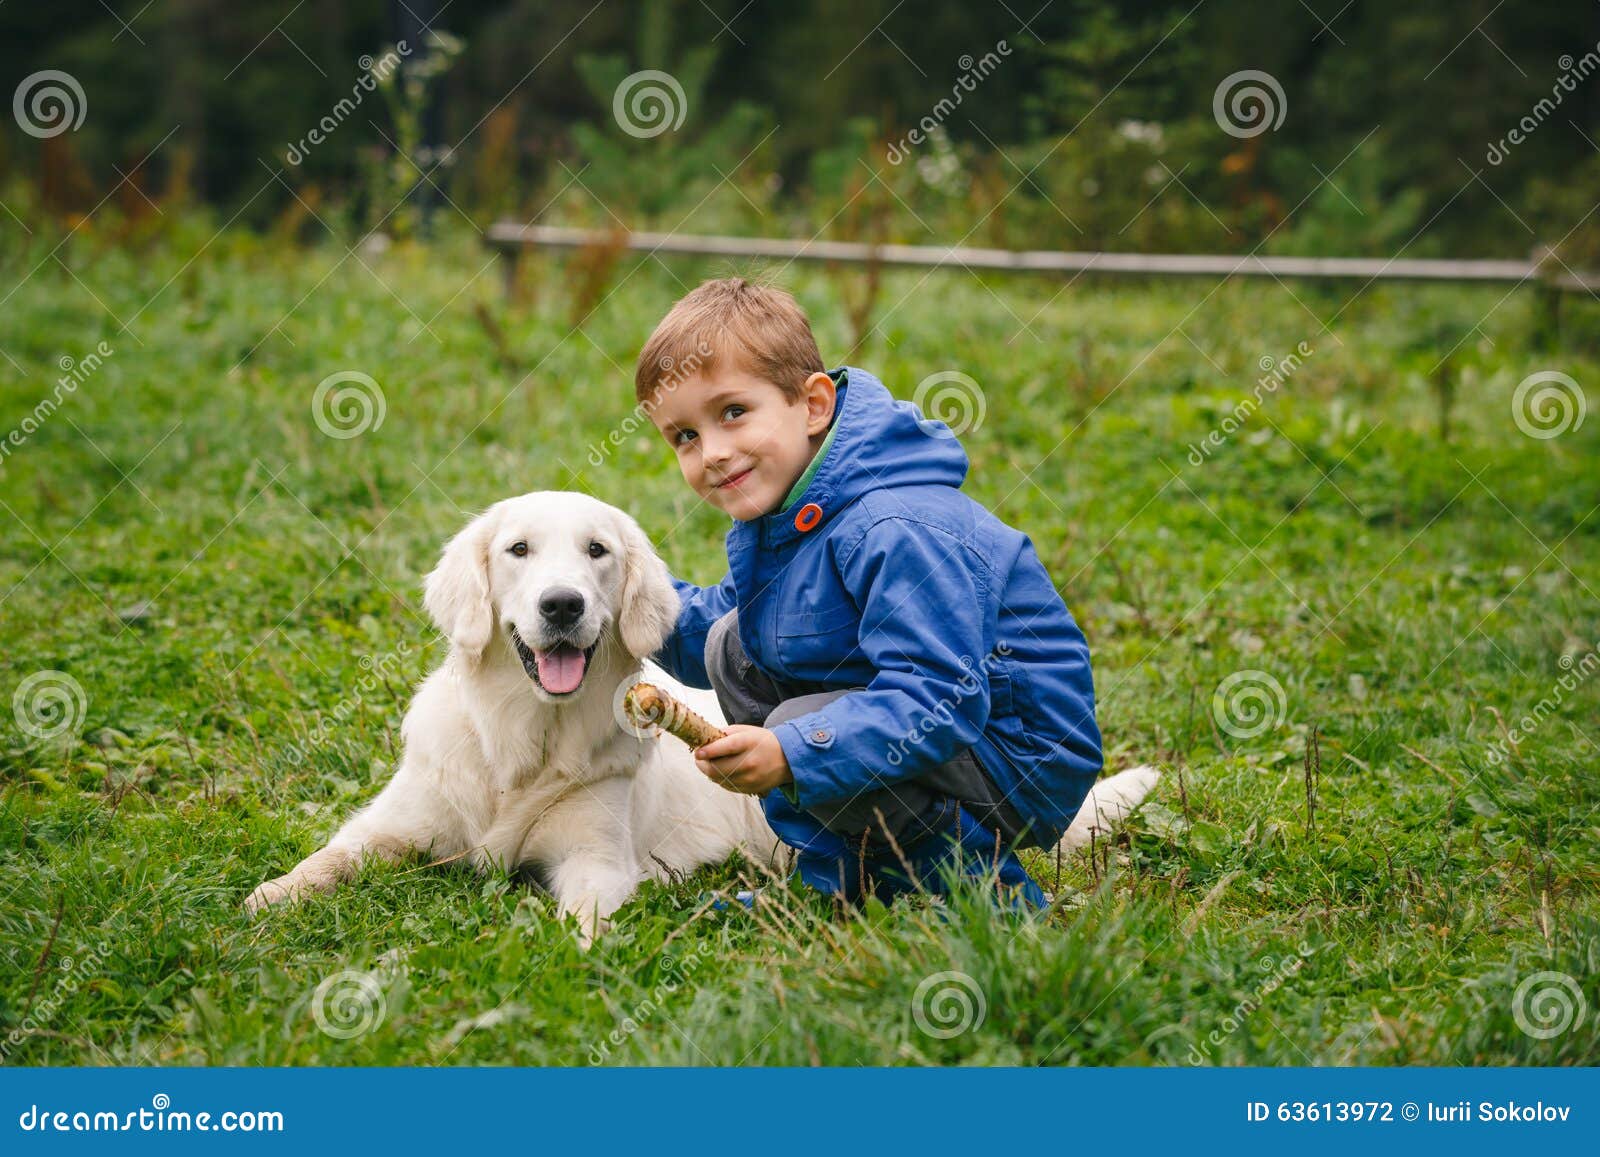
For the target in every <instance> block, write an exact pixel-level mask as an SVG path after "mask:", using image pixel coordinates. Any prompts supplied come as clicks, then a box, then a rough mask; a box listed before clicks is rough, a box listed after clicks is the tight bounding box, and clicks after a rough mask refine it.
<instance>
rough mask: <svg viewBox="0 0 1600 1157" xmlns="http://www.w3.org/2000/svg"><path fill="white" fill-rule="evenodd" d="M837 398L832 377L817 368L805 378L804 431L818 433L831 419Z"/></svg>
mask: <svg viewBox="0 0 1600 1157" xmlns="http://www.w3.org/2000/svg"><path fill="white" fill-rule="evenodd" d="M837 399H838V387H836V386H835V385H834V384H833V379H832V378H830V377H829V376H828V375H827V374H825V373H823V372H822V371H820V370H818V371H817V372H816V373H814V374H812V375H811V376H810V377H809V378H807V379H806V385H805V403H806V433H807V434H820V433H822V432H823V431H824V430H826V429H827V428H828V424H829V423H830V422H832V421H833V407H834V404H835V402H836V401H837Z"/></svg>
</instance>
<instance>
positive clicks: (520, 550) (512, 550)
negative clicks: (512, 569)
mask: <svg viewBox="0 0 1600 1157" xmlns="http://www.w3.org/2000/svg"><path fill="white" fill-rule="evenodd" d="M506 551H507V553H509V554H514V555H516V556H517V557H518V558H525V557H527V554H528V544H527V543H525V542H513V543H512V544H511V545H510V546H508V547H507V548H506Z"/></svg>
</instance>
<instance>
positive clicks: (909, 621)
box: [635, 278, 1101, 905]
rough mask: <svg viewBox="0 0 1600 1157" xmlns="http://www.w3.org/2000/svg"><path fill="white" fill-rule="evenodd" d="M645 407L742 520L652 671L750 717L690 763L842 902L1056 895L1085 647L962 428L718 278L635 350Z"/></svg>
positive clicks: (1078, 760) (1089, 709) (1087, 763)
mask: <svg viewBox="0 0 1600 1157" xmlns="http://www.w3.org/2000/svg"><path fill="white" fill-rule="evenodd" d="M635 387H636V391H637V395H638V399H639V401H640V402H641V403H643V406H644V408H645V409H646V411H647V412H648V413H649V415H650V418H651V420H652V422H654V424H655V426H656V428H657V429H658V430H659V431H660V432H661V434H662V436H663V437H665V438H666V440H667V442H668V444H669V445H670V446H671V447H672V448H673V451H674V452H675V453H676V454H677V457H678V466H679V468H680V469H681V470H682V472H683V478H684V481H685V482H687V483H688V484H689V486H690V488H691V489H693V490H694V492H695V493H696V494H698V495H699V496H700V497H701V498H703V499H705V500H706V501H707V502H709V503H710V504H711V505H712V506H715V507H716V508H717V509H719V510H722V511H724V512H725V513H727V514H729V515H731V516H732V517H733V519H734V523H733V528H732V529H731V530H730V531H729V532H728V537H727V549H728V576H727V577H726V578H725V579H723V580H722V582H721V583H719V584H717V585H716V586H712V587H697V586H694V585H692V584H690V583H687V582H683V581H681V580H678V579H674V580H673V581H674V583H675V585H676V586H677V588H678V592H679V595H680V597H681V599H682V611H681V614H680V616H679V619H678V625H677V630H676V632H675V633H674V635H673V637H672V638H671V639H670V640H669V642H668V643H667V645H666V647H665V648H664V649H663V651H662V652H661V654H659V655H658V656H657V659H658V661H659V662H660V663H661V664H662V666H664V667H666V668H667V669H668V670H669V671H671V672H672V673H673V674H674V675H675V676H677V677H678V678H679V679H681V680H683V681H684V682H685V683H688V684H690V685H692V686H698V687H707V686H709V687H712V688H714V689H715V690H716V693H717V698H718V700H719V701H720V703H721V705H722V708H723V710H724V712H725V713H726V715H727V717H728V720H729V722H730V723H731V724H732V726H730V727H729V729H728V732H729V733H728V735H727V736H726V737H725V738H723V739H720V740H718V741H717V742H715V743H711V744H707V745H706V746H704V747H701V748H699V749H698V750H697V751H696V752H695V756H696V762H697V764H698V766H699V768H700V770H701V771H702V772H704V773H705V774H706V775H707V776H709V777H710V778H712V779H713V780H714V781H716V782H717V783H719V784H721V785H722V786H723V787H725V788H727V789H728V790H730V791H738V792H747V793H750V794H753V795H759V796H761V797H762V807H763V809H764V811H765V813H766V816H767V820H768V822H769V823H770V824H771V825H772V828H773V830H774V831H775V832H777V834H778V835H779V837H781V838H782V839H783V840H784V842H785V843H787V844H788V845H790V846H791V847H793V848H794V849H795V850H796V851H797V852H798V853H799V855H798V859H797V867H798V869H799V873H800V876H801V878H802V879H803V880H804V881H805V882H806V883H808V884H810V885H811V886H813V887H815V888H818V889H820V890H822V891H824V892H828V893H834V894H838V895H841V896H842V897H843V898H845V899H848V900H855V899H858V898H859V897H860V896H861V895H862V894H863V893H865V892H871V893H873V894H876V895H877V896H878V897H879V898H880V899H884V900H887V899H888V898H889V897H891V896H893V895H894V894H896V893H898V892H903V891H908V890H912V889H915V888H918V887H920V888H922V889H923V890H927V891H937V890H938V889H939V888H940V886H941V881H940V874H941V868H942V865H943V864H944V863H946V862H949V861H951V860H954V861H955V862H956V863H958V864H961V865H962V866H963V870H968V871H992V870H994V869H995V868H996V867H998V869H999V877H1000V881H1001V883H1002V884H1003V885H1009V886H1012V887H1014V889H1015V890H1016V893H1017V894H1019V895H1020V896H1021V897H1022V898H1023V899H1024V900H1026V901H1028V902H1031V903H1033V904H1036V905H1042V904H1043V903H1044V895H1043V893H1042V892H1041V891H1040V889H1039V887H1038V885H1037V884H1036V883H1034V881H1033V880H1031V879H1030V878H1029V877H1028V875H1027V873H1026V872H1025V871H1024V870H1023V868H1022V865H1021V864H1020V862H1019V861H1018V860H1017V858H1016V856H1015V854H1014V849H1015V848H1018V847H1040V848H1050V847H1053V846H1054V844H1055V843H1056V841H1058V840H1059V839H1060V837H1061V834H1062V833H1063V832H1064V831H1065V830H1066V828H1067V825H1068V824H1069V823H1071V821H1072V817H1073V816H1074V815H1075V814H1076V813H1077V810H1078V807H1079V805H1080V804H1081V803H1082V802H1083V800H1084V797H1085V795H1086V794H1087V793H1088V791H1089V789H1090V787H1092V786H1093V784H1094V781H1095V778H1096V776H1097V775H1098V773H1099V771H1100V765H1101V756H1100V733H1099V729H1098V728H1097V727H1096V725H1095V717H1094V686H1093V682H1092V679H1091V676H1090V671H1089V651H1088V647H1087V645H1086V643H1085V642H1084V638H1083V634H1082V632H1081V631H1079V629H1078V627H1077V625H1076V624H1075V623H1074V622H1073V620H1072V616H1071V614H1070V613H1069V612H1068V611H1067V608H1066V606H1065V604H1064V603H1063V602H1062V601H1061V596H1060V595H1059V594H1057V592H1056V589H1055V586H1054V584H1053V583H1052V582H1051V580H1050V577H1049V575H1047V574H1046V573H1045V570H1044V567H1043V566H1042V565H1041V564H1040V562H1039V559H1038V556H1037V555H1036V554H1035V553H1034V550H1033V545H1032V543H1031V542H1030V541H1029V540H1028V538H1027V536H1025V535H1023V534H1022V533H1020V532H1018V531H1016V530H1013V529H1011V528H1010V527H1008V526H1006V525H1005V524H1004V523H1002V522H1001V521H1000V520H999V519H997V518H995V517H994V516H993V515H992V514H990V513H989V512H988V511H987V510H985V509H984V508H983V507H981V506H979V505H978V504H977V503H976V502H974V501H973V500H972V499H970V498H968V497H966V496H965V495H963V494H962V493H961V491H960V486H961V484H962V481H963V480H964V479H965V478H966V474H967V456H966V453H965V452H964V451H963V450H962V448H961V445H960V443H959V442H958V441H957V440H956V438H955V436H954V435H953V433H952V432H951V431H950V429H949V428H948V427H947V426H945V425H944V424H943V423H939V422H934V421H930V420H927V419H924V418H923V417H922V415H921V414H920V412H919V411H918V410H917V409H916V407H915V406H912V405H911V404H909V403H907V402H897V401H895V400H894V398H892V397H891V396H890V394H889V392H888V390H886V389H885V388H884V386H883V384H882V383H881V382H879V381H878V380H877V379H876V378H874V377H873V376H872V375H871V374H869V373H867V372H866V371H865V370H861V369H857V368H855V367H853V366H846V367H843V368H841V369H836V370H833V371H827V370H825V369H824V368H823V363H822V357H821V354H820V353H819V352H818V350H817V343H816V339H815V338H814V337H813V336H812V333H811V326H810V323H809V322H808V321H807V320H806V316H805V314H804V313H803V312H802V311H801V309H800V307H799V305H798V304H797V303H796V302H795V300H794V298H792V297H791V296H790V295H789V294H787V293H785V292H783V291H782V290H779V289H775V288H768V287H764V286H760V285H755V284H751V283H749V282H747V281H743V280H740V279H737V278H731V279H727V280H721V281H709V282H706V283H705V284H703V285H701V286H700V287H699V288H698V289H696V290H694V291H693V292H691V293H689V294H688V295H687V296H686V297H684V298H683V299H682V300H681V301H679V302H678V303H677V305H675V306H673V308H672V310H671V312H669V313H668V314H667V316H666V317H665V318H664V319H663V320H662V321H661V323H660V325H658V326H657V327H656V330H655V332H654V333H653V334H651V336H650V340H649V341H648V342H646V343H645V347H644V349H643V351H642V352H641V353H640V355H639V365H638V370H637V373H636V377H635Z"/></svg>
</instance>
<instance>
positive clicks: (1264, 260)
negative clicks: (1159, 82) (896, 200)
mask: <svg viewBox="0 0 1600 1157" xmlns="http://www.w3.org/2000/svg"><path fill="white" fill-rule="evenodd" d="M484 242H485V243H486V244H487V245H489V246H490V247H491V248H493V249H496V250H498V251H499V252H500V253H501V255H502V256H503V258H504V262H505V277H506V286H507V289H508V290H509V289H510V288H511V287H512V286H514V285H515V282H516V275H517V258H518V255H519V254H521V253H522V252H523V251H524V250H526V249H532V248H546V249H586V248H616V247H620V248H625V249H630V250H637V251H641V252H648V253H677V254H690V255H695V256H702V257H741V258H768V259H772V260H778V261H820V262H831V263H836V264H854V265H868V266H871V265H877V266H880V267H888V266H901V267H914V268H939V267H941V266H946V265H949V266H957V267H960V268H964V269H976V270H998V271H1005V272H1012V273H1054V274H1061V273H1095V274H1108V275H1132V276H1169V277H1170V276H1179V277H1196V276H1198V277H1273V278H1279V277H1310V278H1332V279H1353V280H1360V281H1376V280H1394V281H1458V282H1489V283H1499V284H1512V285H1520V284H1522V283H1523V282H1531V283H1533V284H1534V285H1536V286H1539V287H1542V288H1544V289H1546V290H1551V291H1556V292H1571V293H1589V294H1594V293H1596V291H1597V290H1600V276H1597V275H1592V274H1581V275H1575V274H1573V273H1569V272H1568V271H1567V270H1566V269H1565V268H1563V267H1562V266H1561V265H1560V264H1559V263H1558V262H1555V261H1553V260H1550V259H1549V258H1548V256H1546V257H1543V258H1535V259H1530V260H1527V261H1447V260H1423V259H1414V258H1389V259H1387V260H1385V259H1382V258H1371V257H1259V256H1255V255H1245V256H1222V255H1212V254H1188V253H1072V252H1062V251H1052V250H1037V249H975V248H966V247H952V246H941V245H868V244H862V243H859V242H852V241H788V240H783V239H781V238H760V237H713V236H699V235H692V234H684V233H647V232H640V233H623V232H620V231H619V232H608V231H605V230H601V229H567V228H561V227H559V226H554V225H523V224H518V223H516V222H513V221H501V222H497V223H496V224H493V225H491V226H489V228H488V230H487V231H486V232H485V233H484ZM1552 304H1553V303H1552Z"/></svg>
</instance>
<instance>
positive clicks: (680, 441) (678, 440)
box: [672, 430, 695, 446]
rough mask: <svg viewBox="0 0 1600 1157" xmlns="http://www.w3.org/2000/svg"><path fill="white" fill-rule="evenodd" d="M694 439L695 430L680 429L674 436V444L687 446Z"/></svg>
mask: <svg viewBox="0 0 1600 1157" xmlns="http://www.w3.org/2000/svg"><path fill="white" fill-rule="evenodd" d="M694 439H695V432H694V431H693V430H679V431H678V432H677V433H676V434H674V435H673V436H672V444H673V445H674V446H687V445H688V444H689V443H690V442H692V441H694Z"/></svg>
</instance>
